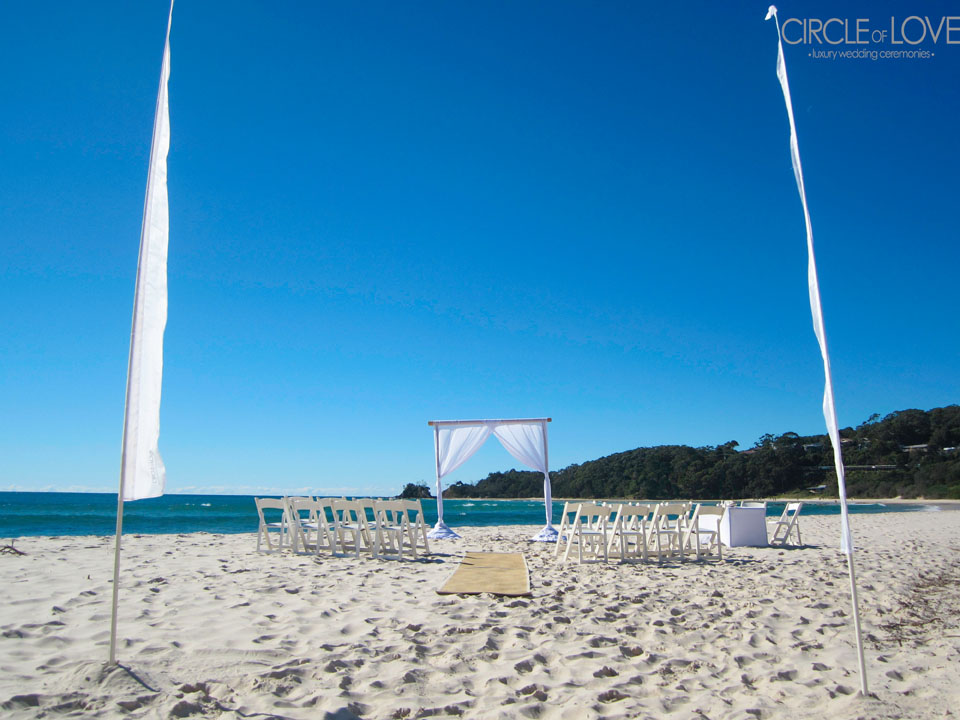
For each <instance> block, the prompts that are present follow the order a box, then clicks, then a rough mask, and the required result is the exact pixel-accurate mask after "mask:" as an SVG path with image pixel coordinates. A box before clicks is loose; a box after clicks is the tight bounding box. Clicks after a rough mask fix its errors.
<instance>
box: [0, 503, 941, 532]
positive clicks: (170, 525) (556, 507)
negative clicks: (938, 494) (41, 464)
mask: <svg viewBox="0 0 960 720" xmlns="http://www.w3.org/2000/svg"><path fill="white" fill-rule="evenodd" d="M423 510H424V516H425V519H426V521H427V523H428V524H429V525H433V524H434V523H435V522H436V520H437V506H436V501H435V500H425V501H423ZM923 510H936V507H935V506H932V505H929V504H922V503H917V504H915V505H914V504H909V505H902V504H896V505H884V504H883V503H869V504H868V503H852V504H851V505H850V512H851V513H879V512H916V511H923ZM562 511H563V503H562V502H555V503H553V515H554V517H555V518H557V520H558V522H559V517H560V513H561V512H562ZM782 511H783V503H770V504H769V505H768V506H767V515H768V516H774V517H779V515H780V513H781V512H782ZM839 512H840V507H839V505H838V504H837V503H808V504H806V505H804V507H803V514H804V515H836V514H839ZM443 516H444V521H445V522H446V523H447V524H448V525H449V526H450V527H452V528H456V527H457V526H458V525H462V526H474V527H476V526H491V525H538V524H542V523H543V522H544V521H545V516H544V508H543V501H542V500H477V499H472V500H444V501H443ZM116 523H117V496H116V494H113V493H52V492H0V539H7V538H17V537H26V536H31V535H113V534H114V531H115V529H116ZM256 530H257V511H256V507H255V506H254V502H253V496H252V495H163V496H161V497H158V498H150V499H148V500H137V501H136V502H130V503H126V504H125V505H124V511H123V531H124V533H131V534H164V533H192V532H208V533H246V532H256Z"/></svg>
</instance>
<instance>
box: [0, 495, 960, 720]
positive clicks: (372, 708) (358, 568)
mask: <svg viewBox="0 0 960 720" xmlns="http://www.w3.org/2000/svg"><path fill="white" fill-rule="evenodd" d="M801 524H802V529H803V534H804V540H805V541H806V542H808V543H809V545H807V546H806V547H803V548H799V549H775V548H762V549H748V548H735V549H732V550H730V551H728V552H726V553H725V561H724V562H722V563H717V562H716V561H711V562H705V563H695V562H687V563H683V564H663V565H660V566H658V565H656V564H654V563H651V564H637V565H629V566H620V565H616V564H609V565H602V564H591V565H583V566H578V565H576V564H562V563H558V562H556V561H555V560H554V557H553V549H552V546H545V545H541V544H536V543H529V542H527V541H526V538H527V537H529V536H530V535H532V534H533V533H534V532H535V531H536V529H537V528H533V527H518V526H504V527H495V528H463V529H462V531H461V532H462V534H463V539H462V540H460V541H446V542H437V543H435V544H434V545H433V549H434V550H435V551H436V554H435V555H434V556H433V557H431V558H430V559H429V560H427V561H421V562H403V563H399V562H396V561H382V562H378V561H376V560H372V559H366V558H361V559H360V560H356V559H354V558H352V557H349V558H336V557H329V556H324V557H321V558H319V559H316V558H313V557H309V556H296V555H291V554H277V555H266V554H258V553H256V552H255V551H254V548H255V545H256V539H255V536H253V535H208V534H202V533H201V534H193V535H167V536H157V535H154V536H139V537H138V536H131V537H127V538H126V539H125V545H124V547H125V551H124V556H123V570H122V577H123V580H122V582H123V584H122V593H121V614H120V637H121V638H123V640H122V642H121V645H120V650H119V658H120V661H121V667H113V668H109V667H106V666H105V665H104V660H105V659H106V657H107V652H108V649H107V643H108V639H109V622H110V593H111V583H110V579H111V574H112V559H113V556H112V539H111V538H95V537H80V538H77V537H72V538H24V539H21V540H20V541H18V542H17V547H18V548H19V549H21V550H23V551H25V552H26V553H27V555H25V556H14V555H3V556H0V599H2V607H3V615H2V618H0V709H2V715H3V717H6V718H34V717H46V718H57V717H91V716H98V717H131V718H137V717H151V718H153V717H160V718H167V717H196V718H201V717H218V718H243V717H250V716H253V717H258V718H264V717H280V718H323V717H326V718H336V719H343V718H353V717H359V718H419V717H450V716H462V717H471V718H474V717H475V718H495V717H506V716H509V717H529V718H545V719H548V718H577V719H579V718H593V717H602V718H662V717H684V718H710V719H711V720H716V719H718V718H780V717H791V718H796V717H799V718H822V717H844V718H857V717H864V718H867V717H870V718H873V717H876V718H949V717H954V716H956V715H958V714H960V629H958V627H957V624H958V618H960V582H958V581H960V512H953V511H944V512H935V513H897V514H888V515H871V516H855V517H854V533H855V536H856V542H857V546H858V555H857V560H858V575H859V586H860V591H861V611H862V615H863V627H864V633H865V635H866V637H867V642H866V650H867V663H868V673H869V679H870V685H871V690H872V691H873V693H874V695H875V696H874V697H871V698H863V697H860V696H859V693H858V689H859V679H858V675H857V672H856V667H857V664H856V650H855V646H854V636H853V630H852V622H851V617H850V602H849V586H848V582H847V572H846V563H845V559H844V556H843V555H841V554H840V553H839V552H838V551H837V550H836V546H837V542H838V541H837V536H838V527H837V526H838V519H837V518H835V517H824V516H819V517H804V518H802V519H801ZM466 550H479V551H496V552H523V553H525V555H526V558H527V562H528V565H529V568H530V578H531V586H532V590H533V597H531V598H497V597H493V596H490V595H479V596H463V597H460V596H439V595H437V594H436V592H435V591H436V589H437V588H439V587H440V586H441V585H442V584H443V582H444V581H445V579H446V578H447V577H448V576H449V574H450V573H451V572H452V571H453V569H454V568H455V566H456V563H457V560H458V556H459V555H461V554H462V553H463V552H464V551H466ZM911 612H912V613H914V614H915V615H916V617H911V616H910V613H911Z"/></svg>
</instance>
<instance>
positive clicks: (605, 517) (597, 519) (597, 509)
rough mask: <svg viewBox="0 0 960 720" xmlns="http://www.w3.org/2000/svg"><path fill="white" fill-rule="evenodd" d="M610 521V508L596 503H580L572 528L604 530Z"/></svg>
mask: <svg viewBox="0 0 960 720" xmlns="http://www.w3.org/2000/svg"><path fill="white" fill-rule="evenodd" d="M609 521H610V508H609V507H605V506H603V505H598V504H597V503H580V505H579V506H577V519H576V520H575V521H574V526H575V527H576V526H579V527H580V528H585V529H589V530H604V531H605V530H606V529H607V524H608V523H609Z"/></svg>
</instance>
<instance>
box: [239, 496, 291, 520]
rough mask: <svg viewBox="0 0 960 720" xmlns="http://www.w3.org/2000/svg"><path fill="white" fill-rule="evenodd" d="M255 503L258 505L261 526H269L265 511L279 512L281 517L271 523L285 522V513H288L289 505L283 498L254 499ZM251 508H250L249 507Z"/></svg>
mask: <svg viewBox="0 0 960 720" xmlns="http://www.w3.org/2000/svg"><path fill="white" fill-rule="evenodd" d="M253 501H254V502H255V503H256V505H257V515H259V516H260V524H261V525H266V524H268V521H267V519H266V518H265V516H264V514H263V511H264V510H279V511H280V517H279V518H277V519H276V520H273V521H270V522H283V521H284V519H285V517H284V515H285V513H286V512H287V504H286V502H285V501H284V500H283V499H282V498H254V499H253ZM248 507H249V506H248Z"/></svg>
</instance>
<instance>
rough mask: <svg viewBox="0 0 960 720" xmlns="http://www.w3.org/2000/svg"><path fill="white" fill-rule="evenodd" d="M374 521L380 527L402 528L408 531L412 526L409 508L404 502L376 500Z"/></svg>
mask: <svg viewBox="0 0 960 720" xmlns="http://www.w3.org/2000/svg"><path fill="white" fill-rule="evenodd" d="M373 509H374V513H375V517H374V521H375V522H376V523H377V524H378V525H384V526H390V527H400V528H403V529H404V530H406V528H407V526H408V525H409V524H410V519H409V517H407V506H406V504H405V503H404V502H403V500H376V501H375V502H374V503H373Z"/></svg>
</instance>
